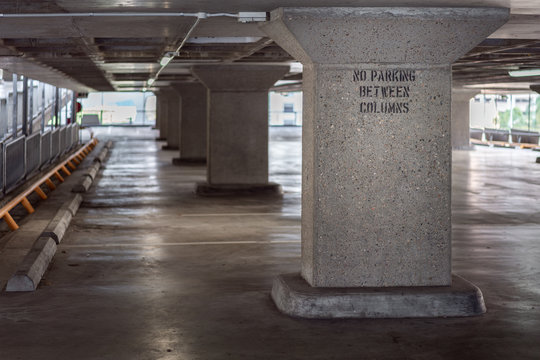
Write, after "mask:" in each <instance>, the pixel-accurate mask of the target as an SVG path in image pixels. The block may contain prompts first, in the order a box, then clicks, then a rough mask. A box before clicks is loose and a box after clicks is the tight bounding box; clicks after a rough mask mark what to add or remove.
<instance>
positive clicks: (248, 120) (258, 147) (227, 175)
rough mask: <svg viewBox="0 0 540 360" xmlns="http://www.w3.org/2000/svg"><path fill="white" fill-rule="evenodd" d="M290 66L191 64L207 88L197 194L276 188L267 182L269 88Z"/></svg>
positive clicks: (260, 191) (277, 188)
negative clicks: (202, 175)
mask: <svg viewBox="0 0 540 360" xmlns="http://www.w3.org/2000/svg"><path fill="white" fill-rule="evenodd" d="M288 70H289V66H283V65H275V66H266V65H265V66H261V65H216V66H210V65H209V66H195V67H194V68H193V73H194V74H195V76H197V77H198V78H199V79H200V80H201V82H202V83H203V84H204V85H205V86H206V87H207V88H208V100H207V101H208V154H207V156H208V157H207V183H203V184H199V185H198V187H197V193H198V194H200V195H229V194H231V195H233V194H279V193H281V189H280V186H279V185H278V184H273V183H269V182H268V90H269V89H270V87H271V86H272V85H273V84H274V83H275V82H276V81H278V80H279V79H281V78H282V77H283V76H284V75H285V74H286V73H287V72H288Z"/></svg>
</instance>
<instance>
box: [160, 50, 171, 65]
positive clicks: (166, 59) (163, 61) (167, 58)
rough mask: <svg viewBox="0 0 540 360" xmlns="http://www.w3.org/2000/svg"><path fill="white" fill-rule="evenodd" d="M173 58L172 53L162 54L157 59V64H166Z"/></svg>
mask: <svg viewBox="0 0 540 360" xmlns="http://www.w3.org/2000/svg"><path fill="white" fill-rule="evenodd" d="M173 58H174V53H166V54H165V55H163V57H162V58H161V60H160V61H159V64H160V65H161V66H167V64H168V63H170V62H171V60H172V59H173Z"/></svg>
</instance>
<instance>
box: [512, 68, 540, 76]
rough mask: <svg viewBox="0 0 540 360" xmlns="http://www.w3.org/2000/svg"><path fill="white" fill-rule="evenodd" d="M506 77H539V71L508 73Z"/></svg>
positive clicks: (528, 70) (529, 70) (527, 70)
mask: <svg viewBox="0 0 540 360" xmlns="http://www.w3.org/2000/svg"><path fill="white" fill-rule="evenodd" d="M508 75H510V76H511V77H525V76H540V69H526V70H515V71H509V72H508Z"/></svg>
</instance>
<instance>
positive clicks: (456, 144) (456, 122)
mask: <svg viewBox="0 0 540 360" xmlns="http://www.w3.org/2000/svg"><path fill="white" fill-rule="evenodd" d="M478 93H479V91H478V90H475V89H466V88H452V126H451V129H452V131H451V139H452V149H455V150H470V149H472V146H471V142H470V140H471V135H470V129H471V119H470V110H471V98H473V97H474V96H475V95H476V94H478Z"/></svg>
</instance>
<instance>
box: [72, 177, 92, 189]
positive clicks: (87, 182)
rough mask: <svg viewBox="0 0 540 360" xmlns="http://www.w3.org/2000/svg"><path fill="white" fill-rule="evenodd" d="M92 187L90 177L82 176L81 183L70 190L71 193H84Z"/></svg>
mask: <svg viewBox="0 0 540 360" xmlns="http://www.w3.org/2000/svg"><path fill="white" fill-rule="evenodd" d="M90 186H92V178H91V177H90V176H84V177H83V179H82V181H81V182H80V183H78V184H77V185H75V186H73V187H72V188H71V192H74V193H84V192H87V191H88V189H90Z"/></svg>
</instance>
